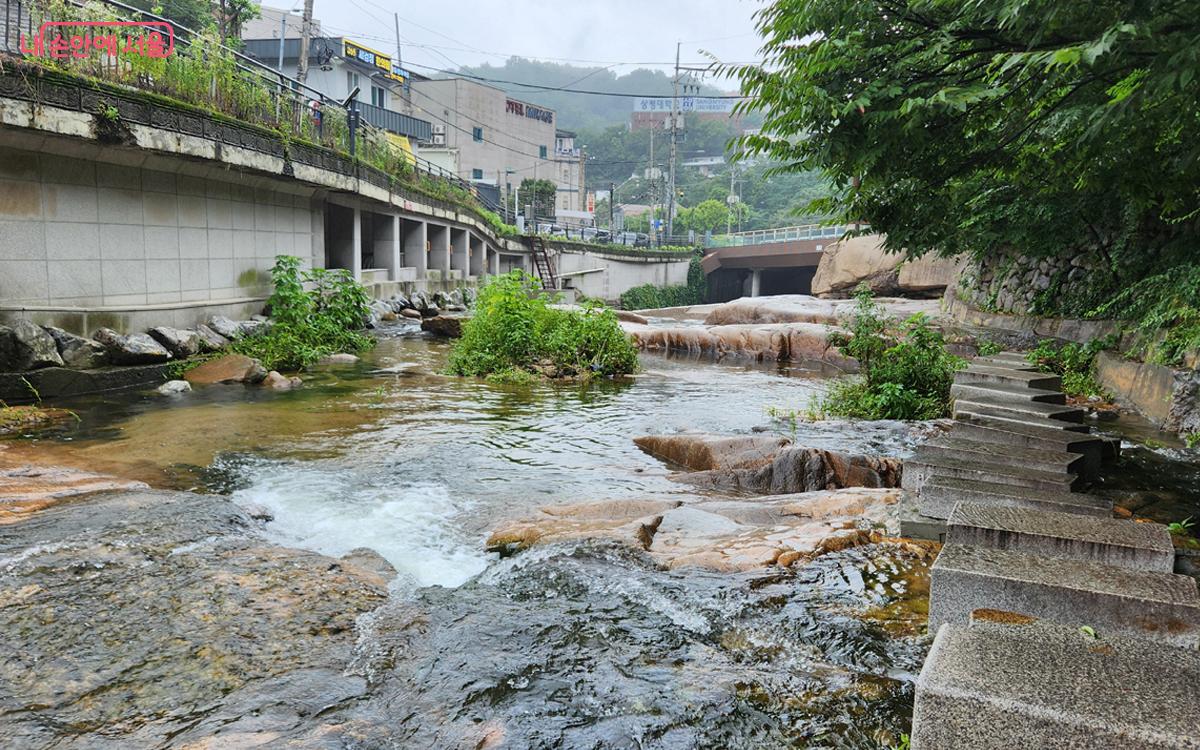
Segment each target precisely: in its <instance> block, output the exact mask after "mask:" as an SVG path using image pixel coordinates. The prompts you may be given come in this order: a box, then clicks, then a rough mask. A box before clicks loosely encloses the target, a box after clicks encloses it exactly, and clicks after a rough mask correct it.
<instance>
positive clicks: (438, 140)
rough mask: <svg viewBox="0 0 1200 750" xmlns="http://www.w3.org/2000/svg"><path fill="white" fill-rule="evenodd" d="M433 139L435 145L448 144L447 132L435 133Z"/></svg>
mask: <svg viewBox="0 0 1200 750" xmlns="http://www.w3.org/2000/svg"><path fill="white" fill-rule="evenodd" d="M431 140H432V141H433V145H435V146H445V145H446V134H445V133H434V134H433V138H432V139H431Z"/></svg>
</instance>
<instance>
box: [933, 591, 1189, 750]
mask: <svg viewBox="0 0 1200 750" xmlns="http://www.w3.org/2000/svg"><path fill="white" fill-rule="evenodd" d="M980 614H981V615H982V614H983V613H980ZM994 620H995V621H983V620H982V618H981V617H977V618H976V619H975V621H973V622H971V623H970V625H967V624H961V625H946V626H944V627H942V628H941V629H940V630H939V631H938V634H937V638H936V639H935V640H934V643H933V648H932V649H931V650H930V652H929V657H928V658H927V659H926V660H925V667H924V668H923V669H922V670H921V676H920V677H919V678H918V679H917V690H916V699H915V703H914V707H913V731H912V747H913V748H914V750H950V749H951V748H953V749H954V750H960V749H961V748H972V750H1011V749H1012V748H1027V749H1029V750H1033V749H1035V748H1114V749H1115V748H1121V750H1150V749H1151V748H1154V749H1155V750H1166V749H1167V748H1171V749H1172V750H1184V749H1195V748H1200V726H1198V725H1200V719H1198V717H1197V706H1200V653H1197V652H1196V651H1194V650H1186V649H1181V648H1176V647H1172V646H1168V645H1164V644H1161V643H1156V642H1154V641H1149V640H1145V639H1139V638H1122V637H1118V636H1109V635H1107V634H1101V637H1100V638H1099V639H1093V638H1090V637H1088V636H1087V635H1085V634H1083V633H1081V632H1079V631H1078V630H1077V629H1075V628H1067V627H1061V626H1054V625H1051V624H1048V623H1042V622H1036V621H1035V622H1022V621H1021V618H1005V617H1003V616H997V617H995V618H994ZM1004 620H1008V622H1005V621H1004Z"/></svg>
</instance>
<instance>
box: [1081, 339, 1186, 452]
mask: <svg viewBox="0 0 1200 750" xmlns="http://www.w3.org/2000/svg"><path fill="white" fill-rule="evenodd" d="M1096 377H1097V379H1098V380H1099V381H1100V384H1101V385H1103V386H1104V388H1105V389H1106V390H1108V391H1109V392H1111V393H1112V394H1113V396H1115V397H1116V398H1117V401H1119V402H1120V403H1122V404H1123V405H1125V406H1128V407H1131V408H1133V409H1136V410H1137V411H1138V413H1140V414H1141V415H1142V416H1144V417H1146V418H1147V419H1149V420H1150V421H1151V422H1153V423H1154V425H1155V426H1156V427H1160V428H1162V429H1166V430H1172V431H1175V432H1180V433H1185V434H1186V433H1194V432H1200V373H1197V372H1196V371H1195V370H1174V369H1171V368H1170V367H1164V366H1162V365H1151V364H1146V363H1144V362H1132V361H1130V360H1127V359H1124V358H1122V357H1119V356H1116V355H1113V354H1110V353H1109V352H1101V353H1100V355H1099V356H1098V357H1097V358H1096Z"/></svg>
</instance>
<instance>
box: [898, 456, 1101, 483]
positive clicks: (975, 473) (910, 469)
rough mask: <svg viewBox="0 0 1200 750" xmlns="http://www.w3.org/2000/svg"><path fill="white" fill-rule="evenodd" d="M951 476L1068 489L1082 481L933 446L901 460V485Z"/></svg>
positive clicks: (1065, 472) (1051, 472)
mask: <svg viewBox="0 0 1200 750" xmlns="http://www.w3.org/2000/svg"><path fill="white" fill-rule="evenodd" d="M935 475H936V476H944V477H950V478H953V479H970V480H973V481H977V482H994V483H997V484H1011V485H1015V486H1017V487H1028V488H1030V489H1036V490H1049V491H1051V492H1070V491H1071V490H1072V489H1077V488H1078V486H1079V485H1081V484H1082V481H1081V480H1080V479H1079V477H1078V476H1077V475H1075V474H1071V473H1069V472H1067V471H1044V470H1041V469H1035V468H1027V467H1020V466H1009V465H1005V464H1001V463H996V462H993V461H983V460H981V459H965V458H957V457H955V456H953V455H946V454H943V453H940V452H939V451H938V450H937V449H936V448H925V447H922V448H921V449H919V450H918V451H917V453H916V455H914V456H913V457H912V458H910V459H908V460H906V461H905V462H904V475H903V477H902V481H903V485H902V486H903V487H904V489H906V490H913V491H915V492H919V491H920V490H921V488H922V487H923V486H924V485H925V483H926V482H927V481H929V479H930V478H931V477H933V476H935Z"/></svg>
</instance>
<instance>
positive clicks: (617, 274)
mask: <svg viewBox="0 0 1200 750" xmlns="http://www.w3.org/2000/svg"><path fill="white" fill-rule="evenodd" d="M691 259H692V257H691V256H690V255H682V254H681V255H680V257H677V258H670V257H668V258H663V257H645V258H643V257H637V256H631V255H619V254H616V253H605V252H603V251H590V250H589V251H583V250H574V249H572V250H562V251H561V252H560V253H559V255H558V258H557V264H558V267H557V269H556V270H557V271H558V274H559V276H561V277H562V278H563V283H564V284H565V285H569V286H570V287H572V288H574V289H577V290H578V291H579V292H580V293H581V294H584V295H587V296H589V297H599V298H600V299H604V300H615V299H617V298H618V297H620V296H621V294H622V293H623V292H625V291H627V290H629V289H632V288H633V287H635V286H641V285H642V284H654V285H656V286H672V285H680V284H686V283H687V275H688V264H689V263H690V262H691ZM580 272H584V273H580Z"/></svg>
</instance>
